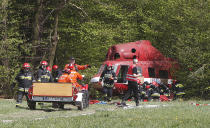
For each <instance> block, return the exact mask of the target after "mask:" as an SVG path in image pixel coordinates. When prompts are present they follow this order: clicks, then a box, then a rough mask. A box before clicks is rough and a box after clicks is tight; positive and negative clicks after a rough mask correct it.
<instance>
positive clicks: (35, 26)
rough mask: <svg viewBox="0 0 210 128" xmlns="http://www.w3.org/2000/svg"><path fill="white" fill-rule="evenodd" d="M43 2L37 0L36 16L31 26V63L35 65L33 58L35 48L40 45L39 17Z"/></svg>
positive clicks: (35, 52) (35, 53)
mask: <svg viewBox="0 0 210 128" xmlns="http://www.w3.org/2000/svg"><path fill="white" fill-rule="evenodd" d="M42 3H43V0H37V5H36V14H35V18H34V24H33V39H32V45H33V48H32V56H33V58H32V63H33V64H34V63H35V58H34V57H35V56H36V55H37V46H38V45H39V44H40V17H41V15H42V14H41V13H42V9H43V4H42Z"/></svg>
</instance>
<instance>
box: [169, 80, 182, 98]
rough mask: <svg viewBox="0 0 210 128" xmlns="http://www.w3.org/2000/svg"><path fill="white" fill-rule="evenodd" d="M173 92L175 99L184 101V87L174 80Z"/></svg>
mask: <svg viewBox="0 0 210 128" xmlns="http://www.w3.org/2000/svg"><path fill="white" fill-rule="evenodd" d="M172 90H173V93H174V99H177V98H179V99H180V100H182V98H183V96H184V95H185V92H184V85H183V84H181V83H180V82H179V81H177V80H174V81H173V84H172Z"/></svg>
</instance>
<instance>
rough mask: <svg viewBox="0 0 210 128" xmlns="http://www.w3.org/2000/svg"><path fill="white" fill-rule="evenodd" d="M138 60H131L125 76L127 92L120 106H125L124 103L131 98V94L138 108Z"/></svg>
mask: <svg viewBox="0 0 210 128" xmlns="http://www.w3.org/2000/svg"><path fill="white" fill-rule="evenodd" d="M137 63H138V60H137V59H136V58H134V59H133V65H131V66H130V67H129V68H128V72H127V74H126V79H127V80H128V91H127V93H126V94H125V96H124V98H123V99H122V103H121V104H122V105H126V103H125V101H126V100H127V99H128V98H129V97H131V95H132V93H133V94H134V97H135V102H136V106H139V93H138V81H139V80H138V77H140V76H141V74H139V73H138V72H137V67H136V64H137Z"/></svg>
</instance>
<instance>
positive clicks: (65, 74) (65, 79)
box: [58, 68, 70, 83]
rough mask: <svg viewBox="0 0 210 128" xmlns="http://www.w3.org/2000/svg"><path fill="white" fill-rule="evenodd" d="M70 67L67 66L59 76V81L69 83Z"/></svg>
mask: <svg viewBox="0 0 210 128" xmlns="http://www.w3.org/2000/svg"><path fill="white" fill-rule="evenodd" d="M69 73H70V69H69V68H67V69H66V70H64V73H63V74H62V75H61V76H60V77H59V78H58V82H59V83H68V82H69V81H68V80H67V77H68V76H69Z"/></svg>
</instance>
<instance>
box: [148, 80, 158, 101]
mask: <svg viewBox="0 0 210 128" xmlns="http://www.w3.org/2000/svg"><path fill="white" fill-rule="evenodd" d="M159 86H160V85H159V84H158V83H157V82H155V81H153V82H152V83H151V84H150V88H149V92H148V100H149V101H150V100H157V99H159V98H160V88H159Z"/></svg>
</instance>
